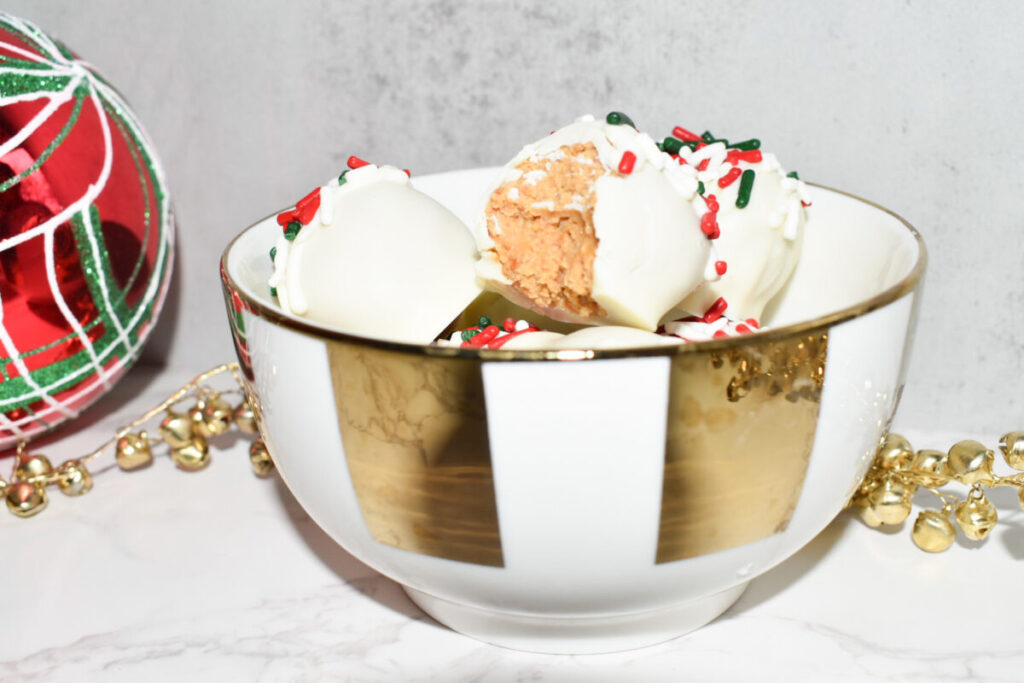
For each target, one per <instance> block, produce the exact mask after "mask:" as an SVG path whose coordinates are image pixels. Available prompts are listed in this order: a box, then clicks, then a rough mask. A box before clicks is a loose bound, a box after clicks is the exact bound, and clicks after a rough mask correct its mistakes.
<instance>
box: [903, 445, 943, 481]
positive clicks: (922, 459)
mask: <svg viewBox="0 0 1024 683" xmlns="http://www.w3.org/2000/svg"><path fill="white" fill-rule="evenodd" d="M910 467H911V469H913V470H915V471H916V472H917V473H919V479H918V480H919V481H920V482H921V486H924V487H925V488H930V489H936V488H939V487H941V486H942V485H944V484H946V483H948V482H949V478H950V477H952V476H953V475H952V473H951V472H950V471H949V456H948V455H947V454H946V453H943V452H942V451H936V450H933V449H930V448H922V449H921V450H919V451H918V452H917V453H916V454H914V460H913V461H912V462H911V464H910ZM925 472H929V473H933V474H935V475H938V476H934V477H929V476H928V475H927V474H924V473H925Z"/></svg>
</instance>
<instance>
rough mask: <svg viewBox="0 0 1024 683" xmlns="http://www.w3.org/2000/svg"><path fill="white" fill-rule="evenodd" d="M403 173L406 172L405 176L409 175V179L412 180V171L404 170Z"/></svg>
mask: <svg viewBox="0 0 1024 683" xmlns="http://www.w3.org/2000/svg"><path fill="white" fill-rule="evenodd" d="M402 172H404V173H405V175H407V176H408V177H410V178H412V171H410V170H409V169H407V168H403V169H402Z"/></svg>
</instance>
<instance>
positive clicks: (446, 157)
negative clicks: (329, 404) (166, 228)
mask: <svg viewBox="0 0 1024 683" xmlns="http://www.w3.org/2000/svg"><path fill="white" fill-rule="evenodd" d="M4 4H5V7H4V9H6V10H7V11H9V12H12V13H14V14H17V15H20V16H22V17H25V18H27V19H31V20H34V21H36V22H37V23H39V24H40V25H41V26H42V27H43V28H44V30H46V31H48V32H50V33H51V34H53V35H54V36H56V37H58V38H60V39H62V40H63V41H65V42H66V43H67V44H68V45H70V46H71V47H72V48H73V49H74V50H76V51H77V52H78V53H79V54H80V55H82V56H83V57H84V58H85V59H87V60H88V61H90V62H92V63H94V64H96V65H97V66H98V67H99V68H100V69H101V70H102V71H103V72H104V73H105V74H106V75H107V76H108V78H109V79H110V80H111V81H112V82H113V83H114V84H115V85H117V86H118V87H119V89H120V90H121V91H122V93H124V95H125V96H126V97H127V98H128V100H129V101H130V102H131V103H132V104H133V106H134V108H135V110H136V112H137V113H138V115H139V116H140V118H141V119H142V121H143V122H144V123H145V125H146V127H147V129H148V130H149V132H150V135H151V136H152V138H153V139H154V141H155V142H156V145H157V148H158V150H159V151H160V155H161V157H162V159H163V162H164V166H165V169H166V171H167V175H168V178H169V182H170V187H171V191H172V193H173V195H174V202H175V206H176V209H177V213H178V218H179V224H178V225H179V246H180V249H179V252H178V253H179V261H178V264H177V273H176V284H175V288H174V292H173V295H172V300H171V302H170V304H169V306H168V307H167V309H165V312H164V318H163V320H162V322H161V324H160V326H159V327H158V330H157V333H156V335H155V338H154V339H153V341H152V342H151V345H150V346H149V348H148V351H147V358H148V359H149V360H150V361H158V362H169V363H175V364H188V365H190V366H194V367H195V368H196V369H197V370H198V369H200V368H203V367H205V366H208V365H212V364H215V363H217V362H222V361H224V360H226V359H230V358H232V357H233V354H232V350H231V345H230V340H229V336H228V332H227V327H226V324H225V323H224V321H223V315H224V314H223V309H222V304H221V298H220V292H219V286H218V282H217V267H216V266H217V259H218V257H219V255H220V252H221V250H222V249H223V247H224V245H225V244H226V243H227V242H228V240H229V239H230V238H231V237H232V236H233V235H234V234H235V233H236V232H237V231H239V230H240V229H241V228H243V227H245V226H246V225H247V224H249V223H251V222H253V221H254V220H256V219H258V218H261V217H262V216H264V215H266V214H268V213H270V212H271V211H273V210H274V209H276V208H279V207H281V206H284V205H287V204H289V203H291V202H293V201H294V200H295V199H297V198H298V197H300V196H302V195H303V194H305V192H306V191H308V190H309V189H310V188H311V187H313V186H315V185H317V184H319V183H320V182H322V181H323V180H324V179H326V178H328V177H330V176H331V175H332V174H334V173H337V171H338V170H339V169H340V168H341V167H342V166H343V164H344V160H345V159H346V158H347V157H348V155H349V154H353V153H354V154H358V155H360V156H363V157H365V158H368V159H371V160H375V161H380V162H383V163H394V164H396V165H400V166H402V167H408V168H411V169H412V171H413V173H417V174H423V173H430V172H434V171H444V170H450V169H457V168H464V167H471V166H479V165H494V164H500V163H502V162H504V161H505V160H506V159H507V158H509V157H510V156H511V155H512V154H513V153H514V152H515V151H517V150H518V148H519V147H520V146H521V145H522V144H523V143H525V142H527V141H529V140H531V139H533V138H536V137H539V136H541V135H543V134H545V133H546V132H548V131H549V130H551V129H552V128H555V127H557V126H559V125H561V124H564V123H567V122H568V121H570V120H571V119H573V118H575V117H576V116H578V115H579V114H582V113H587V112H592V113H595V114H598V115H600V114H603V113H604V112H606V111H608V110H609V109H621V110H624V111H626V112H628V113H629V114H630V115H632V117H633V118H634V120H635V121H636V122H637V124H638V125H639V126H640V127H641V128H642V129H646V130H649V131H651V132H653V133H657V134H664V133H665V132H667V131H668V130H669V129H670V128H671V126H672V125H673V124H675V123H681V124H683V125H686V126H687V127H692V128H695V129H699V130H703V129H704V128H711V129H712V130H713V131H715V132H716V133H719V134H721V135H724V136H726V137H730V138H731V137H738V138H744V137H750V136H759V137H761V138H762V140H763V141H764V143H765V146H766V147H767V148H768V149H770V150H772V151H775V152H776V153H777V154H778V156H779V157H780V159H781V160H782V162H783V164H784V165H785V166H786V167H787V168H790V169H797V170H799V171H800V173H801V176H802V177H804V178H805V179H809V180H812V181H815V182H818V183H822V184H825V185H830V186H834V187H838V188H841V189H844V190H847V191H849V192H852V193H854V194H857V195H860V196H862V197H865V198H868V199H871V200H873V201H875V202H878V203H880V204H882V205H884V206H887V207H889V208H891V209H892V210H894V211H896V212H897V213H899V214H901V215H902V216H904V217H905V218H907V219H908V220H909V221H910V222H911V223H913V224H914V225H915V226H917V227H918V228H919V229H920V230H921V232H922V233H923V234H924V236H925V239H926V241H927V243H928V246H929V248H930V257H931V260H930V269H929V273H928V277H927V281H926V288H925V299H924V304H923V306H922V308H921V318H920V325H919V328H918V336H917V341H916V346H915V351H914V360H913V363H912V366H911V368H910V375H909V378H908V386H907V391H906V393H905V395H904V401H903V405H902V407H901V408H900V412H899V414H898V418H897V420H898V422H899V423H900V424H903V425H906V426H914V427H920V428H924V429H936V428H939V427H942V428H943V429H946V430H950V429H963V430H969V431H1000V432H1001V431H1002V430H1007V429H1010V428H1017V427H1021V426H1024V391H1022V389H1021V387H1022V386H1024V349H1022V347H1024V320H1022V318H1024V237H1022V236H1024V225H1022V223H1024V220H1022V217H1021V201H1022V196H1024V192H1022V191H1024V165H1022V161H1021V159H1022V157H1021V149H1022V143H1024V133H1022V130H1024V126H1022V124H1021V115H1020V112H1021V111H1022V109H1024V77H1022V72H1021V68H1022V66H1024V47H1022V46H1021V45H1022V42H1021V41H1020V40H1019V39H1018V38H1017V37H1016V36H1015V35H1014V33H1015V28H1018V27H1020V26H1022V25H1024V4H1021V3H1015V2H985V3H964V2H948V1H944V2H916V1H915V2H911V1H910V0H907V1H906V2H902V3H896V2H892V1H888V2H881V1H875V2H866V1H861V2H856V3H835V2H745V1H740V0H719V1H718V2H714V3H708V2H700V3H697V2H645V3H628V2H609V1H607V0H567V1H565V2H559V3H553V2H493V1H488V2H476V3H469V2H454V1H444V0H438V1H422V2H386V1H382V2H344V3H343V2H327V1H321V2H289V3H286V2H283V1H282V2H268V1H266V0H236V1H234V2H221V3H217V4H213V3H207V2H199V1H197V0H195V1H189V2H174V3H164V4H160V5H157V4H155V3H145V4H143V3H138V4H136V3H126V2H124V1H123V0H117V1H112V0H102V1H99V0H92V1H91V2H88V3H80V2H70V1H68V2H45V3H40V2H27V1H24V0H22V1H17V0H8V1H7V2H6V3H4ZM922 445H924V444H922ZM940 445H941V444H940Z"/></svg>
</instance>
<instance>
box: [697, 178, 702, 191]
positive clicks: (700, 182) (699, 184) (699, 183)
mask: <svg viewBox="0 0 1024 683" xmlns="http://www.w3.org/2000/svg"><path fill="white" fill-rule="evenodd" d="M697 194H704V181H703V180H698V181H697Z"/></svg>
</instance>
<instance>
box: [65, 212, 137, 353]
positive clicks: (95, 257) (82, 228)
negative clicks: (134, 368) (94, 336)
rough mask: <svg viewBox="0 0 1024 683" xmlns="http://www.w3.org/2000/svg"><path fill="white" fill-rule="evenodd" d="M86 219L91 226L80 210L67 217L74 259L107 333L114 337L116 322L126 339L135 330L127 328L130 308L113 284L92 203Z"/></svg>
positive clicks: (112, 276) (99, 221)
mask: <svg viewBox="0 0 1024 683" xmlns="http://www.w3.org/2000/svg"><path fill="white" fill-rule="evenodd" d="M89 222H90V223H91V226H88V227H87V226H86V224H85V220H84V218H83V215H82V214H81V213H79V214H75V215H74V216H73V217H72V219H71V226H72V228H71V231H72V233H73V234H74V236H75V248H76V249H77V250H78V259H79V262H80V263H81V264H82V272H83V273H84V275H85V282H86V284H87V285H88V286H89V292H90V293H91V294H92V300H93V303H95V304H96V308H97V310H98V311H99V313H100V315H101V316H102V317H103V319H104V321H105V322H107V323H108V325H107V329H106V332H107V334H109V335H112V336H114V337H115V338H116V335H117V326H120V327H122V328H125V332H126V333H127V334H128V335H129V339H130V341H134V339H131V337H133V336H134V334H133V333H134V332H136V330H132V329H129V327H130V326H129V322H130V318H131V314H132V311H131V308H130V307H129V306H128V302H127V301H126V300H125V297H124V291H122V290H121V288H120V287H119V286H118V285H117V280H116V279H115V278H114V271H113V268H112V267H111V260H110V254H109V253H108V251H107V243H106V240H105V239H104V237H103V230H102V225H103V222H102V221H101V219H100V211H99V209H98V208H97V207H96V205H95V204H92V205H90V206H89ZM89 228H91V229H92V237H93V239H94V240H95V241H96V249H95V251H94V250H93V246H92V243H91V242H90V241H89ZM97 264H99V268H97V267H96V266H97ZM101 285H102V286H103V287H106V290H107V298H108V299H109V300H110V304H109V306H108V305H107V303H106V301H104V298H103V289H102V288H101ZM104 336H106V335H104ZM121 345H122V346H123V342H121ZM127 352H128V349H123V350H120V353H118V354H117V355H121V353H127Z"/></svg>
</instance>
